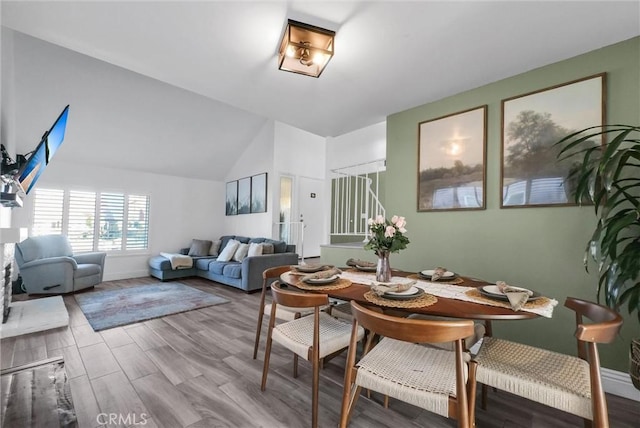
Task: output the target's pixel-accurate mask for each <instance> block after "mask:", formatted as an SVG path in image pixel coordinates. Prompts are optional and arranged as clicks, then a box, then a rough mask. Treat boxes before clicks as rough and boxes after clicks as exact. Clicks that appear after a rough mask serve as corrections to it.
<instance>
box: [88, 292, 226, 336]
mask: <svg viewBox="0 0 640 428" xmlns="http://www.w3.org/2000/svg"><path fill="white" fill-rule="evenodd" d="M75 298H76V301H77V302H78V305H79V306H80V309H82V312H84V315H85V316H86V317H87V320H88V321H89V324H91V327H93V330H94V331H100V330H105V329H108V328H113V327H118V326H121V325H127V324H132V323H135V322H139V321H144V320H150V319H152V318H158V317H163V316H165V315H170V314H177V313H180V312H187V311H192V310H194V309H200V308H206V307H207V306H213V305H219V304H221V303H228V302H229V300H227V299H225V298H223V297H220V296H216V295H214V294H211V293H205V292H204V291H200V290H197V289H195V288H192V287H187V286H186V285H184V284H181V283H179V282H167V283H164V282H159V283H157V284H147V285H140V286H135V287H129V288H120V289H117V290H104V291H93V292H88V293H82V294H76V295H75Z"/></svg>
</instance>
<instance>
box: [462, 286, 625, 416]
mask: <svg viewBox="0 0 640 428" xmlns="http://www.w3.org/2000/svg"><path fill="white" fill-rule="evenodd" d="M564 305H565V306H566V307H567V308H569V309H571V310H573V311H575V313H576V325H577V328H576V331H575V333H574V336H575V337H576V339H577V340H578V357H574V356H570V355H565V354H560V353H557V352H552V351H548V350H545V349H541V348H537V347H533V346H528V345H524V344H521V343H516V342H511V341H508V340H503V339H497V338H495V337H485V338H484V340H483V343H482V346H481V347H480V350H479V351H478V354H477V355H476V356H475V358H474V360H475V361H476V362H477V372H475V373H474V371H473V370H472V372H471V374H470V382H471V385H472V390H473V391H475V383H476V382H479V383H482V384H484V385H488V386H492V387H494V388H497V389H501V390H504V391H508V392H510V393H512V394H515V395H519V396H521V397H524V398H526V399H529V400H532V401H536V402H539V403H542V404H545V405H547V406H551V407H554V408H556V409H559V410H563V411H565V412H568V413H572V414H574V415H578V416H580V417H582V418H583V419H584V420H585V426H591V421H593V425H594V426H596V427H598V428H601V427H604V428H606V427H608V426H609V417H608V413H607V401H606V398H605V395H604V390H603V389H602V380H601V377H600V358H599V356H598V348H597V344H598V343H610V342H612V341H613V339H614V338H615V337H616V335H617V334H618V332H619V331H620V328H621V327H622V322H623V320H622V317H621V316H620V315H619V314H618V313H617V312H615V311H613V310H611V309H609V308H607V307H605V306H601V305H598V304H596V303H593V302H589V301H586V300H580V299H576V298H573V297H567V299H566V301H565V303H564ZM583 317H584V318H588V319H590V320H591V321H592V323H589V324H585V323H583ZM483 395H484V394H483ZM483 407H486V402H485V397H484V396H483ZM470 412H471V416H472V417H473V415H474V413H475V404H474V402H472V403H471V406H470Z"/></svg>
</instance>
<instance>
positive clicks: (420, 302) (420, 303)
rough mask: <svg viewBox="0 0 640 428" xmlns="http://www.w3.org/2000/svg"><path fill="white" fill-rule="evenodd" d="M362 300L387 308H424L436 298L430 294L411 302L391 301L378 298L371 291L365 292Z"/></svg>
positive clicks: (434, 301) (436, 299) (435, 300)
mask: <svg viewBox="0 0 640 428" xmlns="http://www.w3.org/2000/svg"><path fill="white" fill-rule="evenodd" d="M364 298H365V299H367V302H369V303H373V304H375V305H379V306H386V307H389V308H426V307H427V306H431V305H433V304H434V303H436V302H437V301H438V298H437V297H436V296H433V295H431V294H423V295H422V296H420V297H416V298H415V299H411V300H391V299H385V298H384V297H380V296H378V295H377V294H376V293H374V292H373V291H367V292H366V293H364Z"/></svg>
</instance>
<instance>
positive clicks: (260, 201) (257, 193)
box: [251, 172, 267, 213]
mask: <svg viewBox="0 0 640 428" xmlns="http://www.w3.org/2000/svg"><path fill="white" fill-rule="evenodd" d="M251 212H252V213H266V212H267V173H266V172H265V173H262V174H258V175H254V176H253V177H251Z"/></svg>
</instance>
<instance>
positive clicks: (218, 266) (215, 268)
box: [209, 261, 234, 275]
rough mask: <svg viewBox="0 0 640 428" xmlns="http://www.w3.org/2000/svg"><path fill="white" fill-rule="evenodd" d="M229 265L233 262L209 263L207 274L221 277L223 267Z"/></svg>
mask: <svg viewBox="0 0 640 428" xmlns="http://www.w3.org/2000/svg"><path fill="white" fill-rule="evenodd" d="M229 263H234V262H220V261H215V262H211V263H209V272H211V273H215V274H216V275H222V271H223V270H224V267H225V266H226V265H228V264H229Z"/></svg>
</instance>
